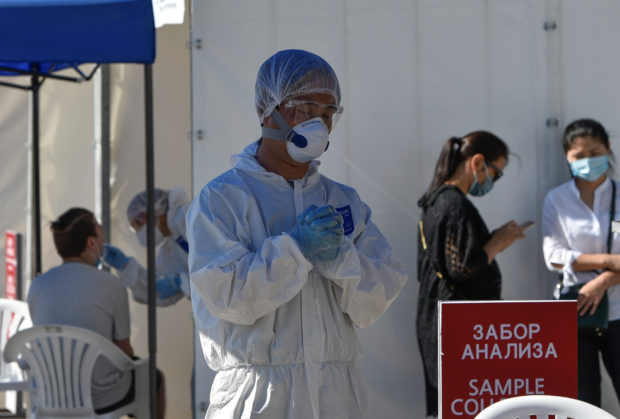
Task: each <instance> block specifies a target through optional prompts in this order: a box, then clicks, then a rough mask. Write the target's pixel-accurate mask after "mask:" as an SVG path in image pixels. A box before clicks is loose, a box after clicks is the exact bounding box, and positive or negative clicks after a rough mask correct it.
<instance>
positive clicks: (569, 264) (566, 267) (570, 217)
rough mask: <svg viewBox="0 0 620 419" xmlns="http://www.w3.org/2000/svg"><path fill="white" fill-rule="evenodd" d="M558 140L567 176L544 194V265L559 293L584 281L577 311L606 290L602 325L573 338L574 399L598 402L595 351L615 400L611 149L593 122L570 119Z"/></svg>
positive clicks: (617, 264)
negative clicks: (557, 278)
mask: <svg viewBox="0 0 620 419" xmlns="http://www.w3.org/2000/svg"><path fill="white" fill-rule="evenodd" d="M562 145H563V147H564V152H565V154H566V160H567V161H568V163H569V165H570V169H571V173H572V175H573V179H572V180H570V181H568V182H566V183H564V184H562V185H560V186H558V187H556V188H555V189H553V190H552V191H550V192H549V193H548V194H547V196H546V197H545V201H544V205H543V252H544V256H545V263H546V265H547V267H548V268H549V269H550V270H552V271H555V272H559V273H561V275H562V287H561V289H560V290H559V292H561V293H566V292H568V288H569V287H570V286H572V285H577V284H585V285H583V286H582V287H581V289H580V290H579V293H578V296H577V309H578V312H579V316H583V315H585V314H588V313H589V314H594V312H596V310H597V309H598V307H599V304H600V303H601V300H602V299H603V297H604V296H605V293H607V298H608V302H609V309H608V311H609V312H608V318H609V324H608V329H607V330H606V331H604V332H602V333H600V332H599V333H592V332H584V331H580V332H579V338H578V342H579V344H578V345H579V346H578V358H579V367H578V371H579V379H578V382H579V399H580V400H584V401H587V402H588V403H591V404H594V405H597V406H600V404H601V389H600V387H601V386H600V381H601V377H600V370H599V360H598V354H599V352H600V353H601V355H602V358H603V362H604V364H605V368H606V369H607V371H608V373H609V375H610V376H611V379H612V381H613V384H614V388H615V390H616V395H617V397H618V399H619V400H620V287H618V286H617V284H620V254H618V253H620V240H618V238H620V228H618V227H620V223H618V224H616V223H615V222H613V221H614V220H620V216H618V215H616V214H618V212H620V189H618V183H617V182H615V181H614V180H612V179H610V178H609V177H608V176H607V171H608V166H609V164H608V161H609V159H610V158H611V157H612V153H611V150H610V147H609V136H608V135H607V132H606V131H605V128H604V127H603V126H602V125H601V124H600V123H599V122H597V121H594V120H592V119H579V120H576V121H574V122H572V123H571V124H569V125H568V126H567V127H566V130H565V131H564V138H563V144H562ZM612 182H613V183H615V184H616V185H615V187H614V185H613V183H612ZM614 189H618V193H617V194H616V193H614V192H615V191H614ZM612 197H613V198H612ZM612 200H613V201H615V203H616V204H615V206H612ZM612 208H614V209H613V210H612ZM612 211H613V212H614V214H613V219H611V220H610V215H611V212H612ZM610 234H611V235H612V237H611V240H610V242H609V243H608V236H609V235H610ZM608 246H610V250H608ZM556 297H558V295H556Z"/></svg>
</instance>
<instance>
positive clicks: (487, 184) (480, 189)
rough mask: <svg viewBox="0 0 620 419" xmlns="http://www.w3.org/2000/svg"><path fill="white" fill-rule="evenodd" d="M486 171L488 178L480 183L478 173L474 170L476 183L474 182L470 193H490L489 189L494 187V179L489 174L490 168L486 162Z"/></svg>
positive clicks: (477, 194)
mask: <svg viewBox="0 0 620 419" xmlns="http://www.w3.org/2000/svg"><path fill="white" fill-rule="evenodd" d="M484 171H485V172H486V174H487V178H486V179H485V180H484V182H483V183H478V174H477V173H476V172H474V183H472V185H471V187H470V188H469V193H470V195H473V196H482V195H485V194H487V193H489V191H490V190H491V189H493V179H491V176H490V175H489V170H488V169H487V165H486V163H485V165H484Z"/></svg>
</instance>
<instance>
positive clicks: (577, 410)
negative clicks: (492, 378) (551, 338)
mask: <svg viewBox="0 0 620 419" xmlns="http://www.w3.org/2000/svg"><path fill="white" fill-rule="evenodd" d="M530 415H536V417H537V418H538V419H547V417H548V416H547V415H561V416H567V417H571V418H573V419H592V418H596V419H617V418H616V417H615V416H613V415H611V414H609V413H607V412H606V411H604V410H603V409H601V408H599V407H596V406H593V405H591V404H589V403H586V402H583V401H581V400H576V399H571V398H568V397H560V396H548V395H542V394H541V395H531V396H517V397H511V398H509V399H504V400H500V401H499V402H496V403H493V404H492V405H490V406H489V407H487V408H486V409H484V410H483V411H482V412H480V413H479V414H478V416H476V419H504V418H511V419H515V418H516V419H518V418H524V419H529V418H530Z"/></svg>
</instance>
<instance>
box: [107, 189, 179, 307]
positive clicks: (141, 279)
mask: <svg viewBox="0 0 620 419" xmlns="http://www.w3.org/2000/svg"><path fill="white" fill-rule="evenodd" d="M188 207H189V199H188V198H187V194H186V193H185V190H184V189H183V188H182V187H180V186H175V187H173V188H171V189H170V190H169V191H168V211H167V213H166V221H167V223H168V228H169V229H170V232H171V234H170V236H166V238H165V239H164V241H163V242H162V243H161V245H160V246H159V249H158V251H157V257H156V258H155V270H156V277H155V280H157V279H159V278H160V277H162V276H165V277H175V276H178V277H179V278H181V290H182V291H183V294H185V295H186V296H187V297H189V296H190V290H189V271H188V267H187V250H186V249H187V240H186V236H185V234H186V231H185V230H186V228H185V219H186V218H185V216H186V214H187V208H188ZM155 228H157V227H155ZM117 274H118V277H119V278H120V279H121V281H123V283H124V284H125V285H126V286H127V287H128V288H129V289H130V290H131V293H132V296H133V299H134V300H135V301H137V302H139V303H144V304H146V303H147V301H148V288H147V279H148V277H147V272H146V269H145V268H144V267H143V266H142V265H140V264H139V263H138V261H137V260H136V259H135V258H133V257H130V258H129V262H128V263H127V265H125V267H124V268H123V269H118V270H117ZM183 294H181V293H179V294H176V295H173V296H171V297H168V298H158V299H157V305H158V306H169V305H172V304H174V303H176V302H177V301H179V300H180V299H181V298H183Z"/></svg>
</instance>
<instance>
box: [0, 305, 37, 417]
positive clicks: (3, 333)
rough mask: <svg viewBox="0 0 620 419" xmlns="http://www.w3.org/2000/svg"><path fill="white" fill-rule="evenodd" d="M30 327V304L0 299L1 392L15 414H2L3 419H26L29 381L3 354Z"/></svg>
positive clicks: (6, 405)
mask: <svg viewBox="0 0 620 419" xmlns="http://www.w3.org/2000/svg"><path fill="white" fill-rule="evenodd" d="M29 327H32V321H31V320H30V312H29V311H28V304H26V303H25V302H24V301H19V300H11V299H6V298H0V391H2V392H4V404H5V407H6V408H7V409H8V410H9V411H10V412H11V413H12V414H13V415H6V414H2V415H1V416H0V417H2V418H9V417H18V418H23V417H25V410H24V402H23V394H22V392H23V391H26V390H28V381H27V380H26V379H25V378H24V374H23V373H22V370H21V369H20V368H19V367H18V366H17V364H13V363H10V364H8V363H5V362H4V360H3V359H2V352H3V351H4V347H5V346H6V343H7V341H8V340H9V338H10V337H11V336H13V335H14V334H15V333H17V331H19V330H22V329H27V328H29Z"/></svg>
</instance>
